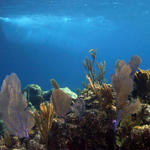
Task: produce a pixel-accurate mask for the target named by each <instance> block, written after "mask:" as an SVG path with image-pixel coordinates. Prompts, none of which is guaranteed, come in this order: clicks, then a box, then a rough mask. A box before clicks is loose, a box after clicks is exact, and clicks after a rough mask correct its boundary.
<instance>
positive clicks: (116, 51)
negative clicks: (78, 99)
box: [0, 0, 150, 90]
mask: <svg viewBox="0 0 150 150" xmlns="http://www.w3.org/2000/svg"><path fill="white" fill-rule="evenodd" d="M93 48H95V49H97V61H98V62H100V61H102V62H103V61H104V60H105V61H106V76H105V77H106V80H107V81H108V82H110V75H111V74H112V73H113V72H114V66H115V61H116V60H117V59H123V60H125V61H128V60H129V59H130V58H131V56H133V55H138V56H140V57H141V59H142V64H141V65H140V67H141V68H143V69H148V68H149V64H150V62H149V57H150V0H143V1H142V0H133V1H132V0H44V1H43V0H22V1H20V0H0V83H1V82H2V80H3V79H4V77H5V75H7V74H10V73H11V72H15V73H16V74H17V75H18V77H19V78H20V80H21V82H22V87H24V86H26V85H27V84H31V83H35V84H39V85H40V86H41V87H42V89H44V90H47V89H50V88H51V85H50V82H49V80H50V79H51V78H54V79H56V80H57V82H58V83H59V84H60V86H61V87H65V86H68V87H69V88H70V89H72V90H75V89H76V88H78V87H81V82H82V81H86V79H85V74H84V73H85V69H84V67H83V64H82V62H83V59H84V58H85V57H86V56H88V55H89V54H88V50H89V49H93Z"/></svg>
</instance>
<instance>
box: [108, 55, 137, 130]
mask: <svg viewBox="0 0 150 150" xmlns="http://www.w3.org/2000/svg"><path fill="white" fill-rule="evenodd" d="M139 63H140V58H139V57H138V56H133V57H132V58H131V60H130V62H129V64H128V65H127V64H126V63H125V62H124V61H118V62H117V64H116V68H115V74H114V75H112V77H111V81H112V85H113V88H114V89H115V91H116V93H117V98H116V106H117V122H116V127H117V125H118V124H119V122H120V120H121V118H122V117H123V116H124V115H126V114H129V113H135V110H136V111H138V110H139V108H140V101H139V100H137V101H136V102H135V103H130V102H129V101H128V96H129V94H130V92H131V91H132V89H133V79H132V77H133V74H134V73H135V71H136V69H137V67H138V65H139ZM134 107H135V108H136V109H133V108H134ZM133 110H134V112H133Z"/></svg>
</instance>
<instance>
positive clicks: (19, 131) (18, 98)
mask: <svg viewBox="0 0 150 150" xmlns="http://www.w3.org/2000/svg"><path fill="white" fill-rule="evenodd" d="M26 107H27V103H26V99H25V97H23V95H22V93H21V88H20V81H19V79H18V77H17V76H16V74H15V73H12V74H11V75H9V76H6V78H5V80H4V81H3V84H2V87H1V92H0V114H1V118H2V120H3V121H4V124H5V126H6V128H7V130H8V133H9V134H10V135H15V136H18V137H19V138H22V137H28V136H29V135H28V131H29V130H30V129H31V128H32V127H33V126H34V119H33V117H32V116H31V114H30V113H29V111H28V109H26Z"/></svg>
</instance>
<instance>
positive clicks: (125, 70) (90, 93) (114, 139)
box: [0, 49, 150, 150]
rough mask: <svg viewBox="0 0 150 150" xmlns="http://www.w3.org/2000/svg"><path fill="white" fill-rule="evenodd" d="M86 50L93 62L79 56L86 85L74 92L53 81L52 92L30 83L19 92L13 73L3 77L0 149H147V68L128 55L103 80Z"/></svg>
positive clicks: (149, 77) (149, 75)
mask: <svg viewBox="0 0 150 150" xmlns="http://www.w3.org/2000/svg"><path fill="white" fill-rule="evenodd" d="M89 53H90V55H91V57H92V60H90V59H88V58H86V59H85V60H84V66H85V68H86V70H87V74H86V79H87V80H88V82H89V84H88V85H86V86H84V89H83V90H80V92H79V95H78V96H77V95H76V94H75V93H74V92H72V91H71V90H69V89H68V88H60V86H59V85H58V83H57V82H56V81H55V80H54V79H52V80H51V84H52V86H53V87H54V89H53V90H52V91H46V92H43V91H42V90H41V88H40V87H39V86H37V85H33V84H32V86H31V85H30V86H28V87H27V88H25V89H24V90H23V92H24V96H23V94H22V92H21V90H20V81H19V79H18V77H17V76H16V74H11V75H10V76H7V77H6V78H5V79H4V81H3V84H2V89H1V92H0V117H1V119H2V120H3V122H4V125H5V128H6V130H5V131H4V130H3V132H4V133H5V134H4V135H2V136H1V138H0V149H3V150H10V149H11V150H15V149H16V150H17V149H18V150H33V149H35V150H134V149H136V150H141V149H143V150H150V142H149V141H150V105H149V88H150V87H149V86H150V85H149V83H150V71H149V70H147V71H144V70H141V69H138V66H139V64H140V62H141V60H140V58H139V57H138V56H133V57H132V58H131V60H130V62H129V63H128V64H126V63H125V62H124V61H122V60H120V61H118V62H117V63H116V67H115V73H114V74H113V75H112V76H111V81H112V84H106V83H104V75H105V62H104V64H101V63H100V64H97V67H98V74H96V69H95V68H94V67H95V59H96V50H95V49H91V50H90V51H89ZM137 69H138V72H136V70H137ZM133 89H134V91H133V92H132V90H133ZM141 92H142V93H141ZM25 97H26V98H27V99H28V100H29V101H31V102H32V103H33V105H34V103H35V104H36V107H35V108H34V109H30V107H28V105H27V100H26V98H25ZM36 98H37V99H36ZM45 100H47V102H46V101H45ZM43 101H44V102H43ZM28 103H29V102H28ZM38 105H39V106H38ZM38 107H39V109H38ZM2 129H3V128H2Z"/></svg>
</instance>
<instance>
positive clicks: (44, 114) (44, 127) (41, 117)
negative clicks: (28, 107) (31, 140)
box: [31, 103, 53, 144]
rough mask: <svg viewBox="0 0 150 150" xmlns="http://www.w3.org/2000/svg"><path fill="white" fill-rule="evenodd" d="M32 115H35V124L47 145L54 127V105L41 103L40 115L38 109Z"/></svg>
mask: <svg viewBox="0 0 150 150" xmlns="http://www.w3.org/2000/svg"><path fill="white" fill-rule="evenodd" d="M31 114H32V115H33V117H34V119H35V123H36V125H37V127H38V129H39V131H40V133H41V136H42V141H43V142H44V143H46V144H47V142H48V133H49V131H50V129H51V127H52V119H53V105H52V104H51V103H41V104H40V114H39V113H38V112H37V110H36V109H34V111H33V112H31Z"/></svg>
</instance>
